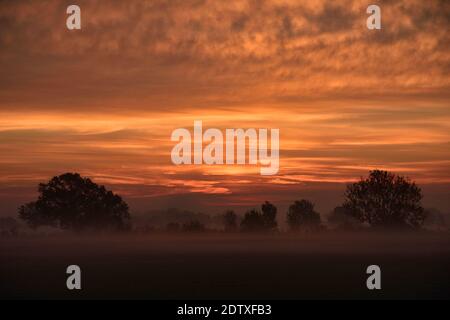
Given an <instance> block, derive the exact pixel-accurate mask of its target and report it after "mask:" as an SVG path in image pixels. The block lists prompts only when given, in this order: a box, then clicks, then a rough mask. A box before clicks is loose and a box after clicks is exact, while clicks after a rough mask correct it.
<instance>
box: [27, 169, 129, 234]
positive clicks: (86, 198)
mask: <svg viewBox="0 0 450 320" xmlns="http://www.w3.org/2000/svg"><path fill="white" fill-rule="evenodd" d="M19 216H20V218H21V219H23V220H25V221H26V222H27V223H28V224H29V225H30V226H31V227H38V226H45V225H47V226H55V227H60V228H62V229H71V230H83V229H87V228H94V229H114V230H123V229H128V228H129V220H130V214H129V212H128V205H127V204H126V203H125V202H124V201H123V200H122V198H121V197H120V196H118V195H116V194H114V193H112V192H111V191H108V190H106V188H105V187H103V186H99V185H97V184H95V183H94V182H92V181H91V180H90V179H89V178H83V177H81V176H80V175H79V174H77V173H66V174H63V175H61V176H58V177H54V178H53V179H51V180H50V181H49V182H48V183H46V184H44V183H41V184H39V197H38V199H37V201H35V202H30V203H28V204H25V205H23V206H21V207H20V208H19Z"/></svg>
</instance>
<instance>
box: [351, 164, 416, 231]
mask: <svg viewBox="0 0 450 320" xmlns="http://www.w3.org/2000/svg"><path fill="white" fill-rule="evenodd" d="M421 199H422V193H421V190H420V188H419V187H418V186H417V185H416V184H415V183H414V182H410V181H409V180H408V179H407V178H404V177H401V176H398V175H395V174H393V173H390V172H387V171H381V170H374V171H371V172H370V174H369V177H368V178H367V179H362V178H361V181H359V182H357V183H354V184H351V185H348V186H347V190H346V193H345V202H344V205H343V206H344V208H345V210H346V212H348V214H349V215H351V216H352V217H355V218H356V219H358V220H359V221H361V222H367V223H368V224H369V225H371V226H376V227H394V228H399V227H412V228H419V227H420V226H422V224H423V222H424V220H425V213H424V209H423V208H422V205H421Z"/></svg>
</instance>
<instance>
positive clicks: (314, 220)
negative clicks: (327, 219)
mask: <svg viewBox="0 0 450 320" xmlns="http://www.w3.org/2000/svg"><path fill="white" fill-rule="evenodd" d="M287 222H288V225H289V227H290V228H291V230H293V231H297V230H307V231H310V230H317V229H319V227H320V222H321V221H320V214H319V213H317V212H316V211H314V204H313V203H312V202H311V201H308V200H300V201H295V202H294V204H292V205H291V206H290V207H289V209H288V213H287Z"/></svg>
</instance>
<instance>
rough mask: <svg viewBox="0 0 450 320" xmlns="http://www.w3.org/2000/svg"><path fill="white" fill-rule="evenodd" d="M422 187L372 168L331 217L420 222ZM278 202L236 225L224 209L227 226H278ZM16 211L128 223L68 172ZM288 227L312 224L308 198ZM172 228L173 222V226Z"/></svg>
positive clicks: (63, 223)
mask: <svg viewBox="0 0 450 320" xmlns="http://www.w3.org/2000/svg"><path fill="white" fill-rule="evenodd" d="M421 199H422V193H421V190H420V188H419V187H418V186H417V185H416V184H415V183H414V182H411V181H409V180H408V179H407V178H404V177H401V176H398V175H395V174H393V173H390V172H387V171H380V170H374V171H371V172H370V174H369V176H368V177H367V178H365V179H363V178H361V180H360V181H359V182H356V183H353V184H349V185H348V186H347V189H346V192H345V200H344V203H343V204H342V205H341V206H340V207H338V208H336V209H335V210H334V213H333V215H332V218H331V219H332V220H333V219H335V220H336V221H343V222H344V223H354V222H355V221H356V222H358V223H366V224H368V225H369V226H372V227H389V228H404V227H408V228H419V227H421V226H422V224H423V222H424V220H425V216H426V215H425V211H424V209H423V207H422V205H421ZM276 216H277V208H276V207H275V206H274V205H273V204H271V203H270V202H267V201H266V202H265V203H264V204H263V205H262V206H261V210H256V209H252V210H250V211H248V212H246V213H245V215H244V217H243V219H242V221H241V222H240V225H239V226H238V219H237V215H236V214H235V213H234V212H233V211H227V212H226V213H225V215H224V224H225V230H226V231H232V230H233V231H234V230H237V229H238V228H239V227H240V230H242V231H268V232H270V231H273V230H275V229H276V228H277V221H276ZM19 217H20V218H21V219H23V220H24V221H26V222H27V223H28V224H29V225H30V226H31V227H38V226H43V225H44V226H55V227H60V228H63V229H71V230H84V229H89V228H91V229H111V230H127V229H129V228H130V214H129V208H128V205H127V204H126V203H125V202H124V201H123V200H122V198H121V197H120V196H118V195H116V194H114V193H113V192H111V191H108V190H106V188H105V187H103V186H99V185H97V184H95V183H94V182H92V181H91V180H90V179H89V178H83V177H81V176H80V175H79V174H76V173H75V174H73V173H67V174H64V175H61V176H58V177H54V178H53V179H51V180H50V181H49V182H48V183H47V184H40V185H39V197H38V199H37V201H34V202H30V203H27V204H25V205H23V206H22V207H20V209H19ZM287 223H288V225H289V227H290V229H291V230H293V231H296V230H301V229H303V230H316V229H319V228H320V227H321V218H320V215H319V213H317V212H316V211H315V209H314V204H313V203H312V202H310V201H308V200H304V199H303V200H300V201H295V202H294V203H293V204H292V205H291V206H289V209H288V211H287ZM172 227H173V228H176V226H175V225H174V226H172ZM178 227H180V226H178ZM182 228H183V229H186V230H201V229H202V228H203V227H202V226H201V225H198V224H196V223H195V221H194V222H192V225H189V224H187V225H185V226H182Z"/></svg>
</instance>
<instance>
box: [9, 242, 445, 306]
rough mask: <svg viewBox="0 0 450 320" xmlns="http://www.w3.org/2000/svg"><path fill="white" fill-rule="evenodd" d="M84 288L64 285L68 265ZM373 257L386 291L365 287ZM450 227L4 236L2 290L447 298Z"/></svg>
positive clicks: (70, 294) (44, 295)
mask: <svg viewBox="0 0 450 320" xmlns="http://www.w3.org/2000/svg"><path fill="white" fill-rule="evenodd" d="M71 264H76V265H79V266H80V267H81V270H82V290H81V291H77V290H74V291H69V290H67V289H66V277H67V275H66V273H65V271H66V267H67V266H68V265H71ZM371 264H377V265H379V266H380V267H381V271H382V280H381V283H382V290H379V291H377V290H375V291H370V290H368V289H367V288H366V279H367V276H368V275H367V274H366V268H367V266H368V265H371ZM449 271H450V236H449V234H448V233H420V234H399V235H394V234H372V233H371V234H364V233H356V234H340V233H324V234H312V235H296V236H292V235H291V236H290V235H271V236H270V235H267V236H263V235H233V234H230V235H227V234H198V235H189V234H174V235H164V234H150V235H145V236H136V235H121V236H106V235H104V236H96V237H93V236H83V237H75V236H63V235H57V236H56V235H55V236H47V237H43V236H41V237H22V238H9V239H1V242H0V297H1V298H4V299H5V298H6V299H11V298H19V299H24V298H39V299H49V298H63V299H79V298H87V299H93V298H113V299H116V298H117V299H118V298H125V299H128V298H137V299H216V298H220V299H315V298H327V299H348V298H364V299H366V298H368V299H372V298H375V299H378V298H386V299H392V298H394V299H398V298H413V299H414V298H417V299H430V298H446V299H448V298H450V281H449V279H450V276H449Z"/></svg>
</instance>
